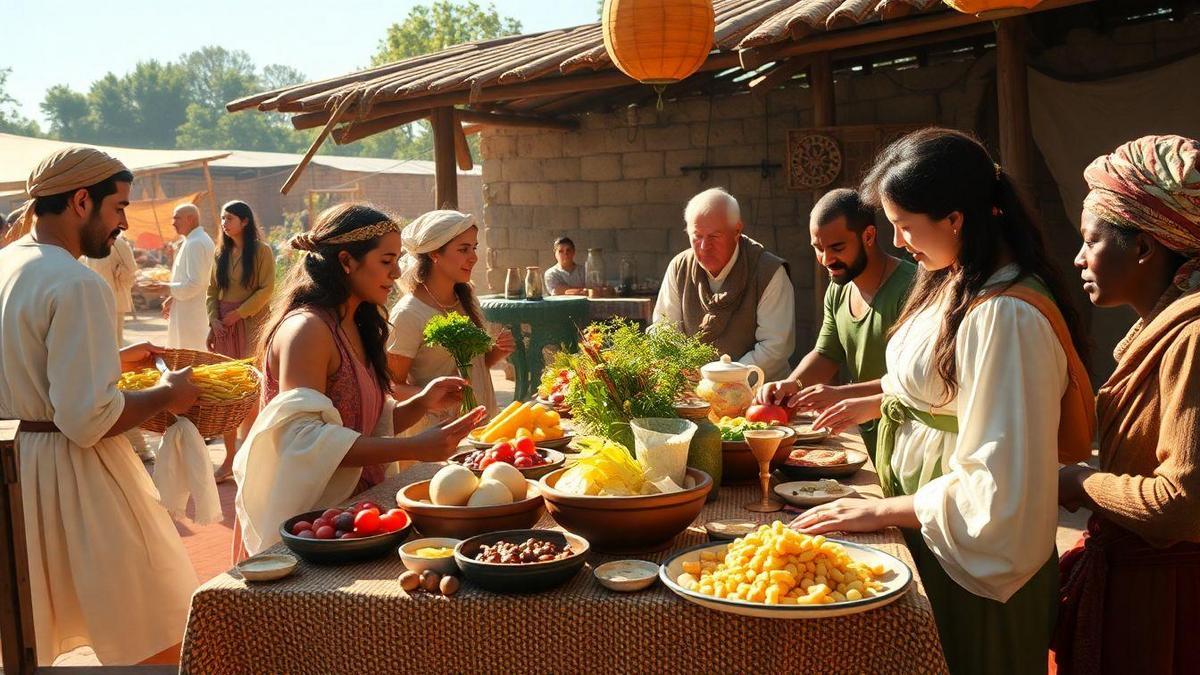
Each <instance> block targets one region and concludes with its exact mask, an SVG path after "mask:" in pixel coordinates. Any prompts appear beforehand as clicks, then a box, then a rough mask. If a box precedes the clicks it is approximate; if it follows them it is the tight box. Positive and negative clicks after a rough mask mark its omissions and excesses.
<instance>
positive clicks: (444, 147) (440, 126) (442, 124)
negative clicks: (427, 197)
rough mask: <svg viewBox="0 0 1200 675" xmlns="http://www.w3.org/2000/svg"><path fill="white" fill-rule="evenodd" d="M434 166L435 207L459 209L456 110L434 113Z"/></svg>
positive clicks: (445, 109) (442, 110)
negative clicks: (455, 148)
mask: <svg viewBox="0 0 1200 675" xmlns="http://www.w3.org/2000/svg"><path fill="white" fill-rule="evenodd" d="M431 121H432V122H433V165H434V171H435V173H436V179H435V185H436V189H435V190H434V207H435V208H439V209H456V208H458V166H457V164H458V162H457V154H456V153H455V151H454V127H455V125H457V124H458V120H457V119H456V118H455V115H454V108H449V107H446V108H436V109H435V110H434V111H433V116H432V120H431Z"/></svg>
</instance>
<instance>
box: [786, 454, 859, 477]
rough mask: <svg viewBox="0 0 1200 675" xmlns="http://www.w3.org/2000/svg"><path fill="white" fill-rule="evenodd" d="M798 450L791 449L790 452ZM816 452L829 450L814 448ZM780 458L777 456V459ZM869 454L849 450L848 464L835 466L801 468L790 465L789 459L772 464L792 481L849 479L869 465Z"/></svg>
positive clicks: (847, 455)
mask: <svg viewBox="0 0 1200 675" xmlns="http://www.w3.org/2000/svg"><path fill="white" fill-rule="evenodd" d="M796 449H797V448H789V449H788V452H789V453H790V452H791V451H792V450H796ZM812 449H815V450H828V449H829V448H821V447H818V448H812ZM778 458H779V456H778V455H776V459H778ZM867 459H868V457H867V453H865V452H862V451H861V450H847V451H846V463H845V464H834V465H833V466H799V465H796V464H788V463H787V457H786V456H785V457H784V461H782V462H780V464H779V466H778V467H776V466H775V462H774V461H772V462H771V466H772V467H773V468H778V469H779V471H780V472H782V473H783V475H785V476H787V477H788V478H791V479H792V480H817V479H818V478H848V477H850V476H853V475H854V474H856V473H858V470H859V469H861V468H863V466H864V465H865V464H866V463H867Z"/></svg>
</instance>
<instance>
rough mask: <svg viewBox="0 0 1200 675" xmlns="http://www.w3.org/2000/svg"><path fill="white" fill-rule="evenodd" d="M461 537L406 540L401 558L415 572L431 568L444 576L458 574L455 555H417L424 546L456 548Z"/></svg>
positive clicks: (401, 550) (401, 549)
mask: <svg viewBox="0 0 1200 675" xmlns="http://www.w3.org/2000/svg"><path fill="white" fill-rule="evenodd" d="M461 541H462V540H461V539H451V538H448V537H423V538H421V539H413V540H412V541H409V542H405V543H404V545H403V546H401V547H400V560H401V561H402V562H403V563H404V566H405V567H406V568H408V569H410V570H412V571H413V572H424V571H425V570H431V571H433V572H437V573H438V574H441V575H443V576H445V575H447V574H457V573H458V565H457V564H456V563H455V562H454V556H453V555H448V556H446V557H445V558H422V557H421V556H419V555H417V551H419V550H421V549H423V548H428V547H432V548H450V549H452V548H454V547H455V546H458V544H459V542H461Z"/></svg>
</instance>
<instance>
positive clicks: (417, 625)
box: [181, 437, 946, 673]
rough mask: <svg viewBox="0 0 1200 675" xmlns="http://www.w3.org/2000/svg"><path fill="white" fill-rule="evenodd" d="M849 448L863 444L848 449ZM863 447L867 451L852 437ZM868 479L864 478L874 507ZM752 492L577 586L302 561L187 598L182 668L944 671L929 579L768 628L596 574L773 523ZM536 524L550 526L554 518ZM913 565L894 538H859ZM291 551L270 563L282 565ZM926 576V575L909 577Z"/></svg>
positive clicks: (741, 491) (414, 475)
mask: <svg viewBox="0 0 1200 675" xmlns="http://www.w3.org/2000/svg"><path fill="white" fill-rule="evenodd" d="M843 440H846V441H848V443H849V444H853V443H854V441H851V440H849V439H848V437H844V439H843ZM854 440H857V439H854ZM437 469H438V465H433V464H422V465H417V466H415V467H413V468H411V469H410V470H409V471H407V472H405V473H403V474H401V475H399V476H396V477H395V478H394V479H392V480H390V481H388V482H387V483H384V484H383V485H380V486H379V487H377V488H375V489H373V490H371V491H369V492H368V493H366V495H365V498H367V499H373V500H374V501H378V502H379V503H393V500H394V494H395V492H396V490H398V489H399V488H400V487H401V486H403V485H407V484H409V483H411V482H414V481H418V480H424V479H426V478H429V477H430V476H431V475H432V474H433V473H434V472H435V471H436V470H437ZM873 481H875V475H874V472H873V471H870V470H869V468H868V470H864V471H860V472H859V473H858V474H857V475H856V476H855V478H854V479H853V480H851V481H848V482H850V483H852V484H856V485H859V486H861V487H859V488H858V489H859V492H860V493H861V494H864V496H875V495H877V494H878V491H877V484H873ZM757 497H758V490H757V488H754V487H751V486H745V487H723V488H721V493H720V498H719V499H718V500H717V501H715V502H713V503H710V504H708V505H706V506H705V509H704V511H703V512H701V514H700V516H699V517H698V518H697V519H696V522H695V523H694V524H693V526H692V527H691V528H689V529H688V530H687V531H686V532H684V533H683V534H681V535H679V536H678V537H677V538H676V539H675V541H674V542H673V543H672V546H671V549H669V550H667V551H663V552H661V553H657V554H648V555H644V556H608V555H602V554H599V553H592V554H591V556H590V558H589V563H588V565H587V566H585V567H584V569H583V570H582V571H581V572H580V573H579V574H578V575H576V577H575V578H574V579H572V580H571V581H569V582H568V583H567V584H566V585H564V586H562V587H560V588H557V589H554V590H551V591H546V592H542V593H537V594H531V595H498V594H493V593H489V592H487V591H482V590H478V589H475V588H473V587H471V586H470V585H469V584H464V585H463V587H462V589H461V590H460V591H459V592H458V594H456V595H454V596H453V597H450V598H444V597H441V596H437V595H431V594H428V593H424V592H414V593H413V594H411V595H410V594H408V593H406V592H405V591H403V590H402V589H401V588H400V584H399V582H398V581H397V577H399V575H400V573H401V572H403V571H404V566H403V564H402V563H401V562H400V559H399V556H397V555H391V556H388V557H386V558H382V559H380V560H376V561H372V562H366V563H359V564H353V565H345V566H332V567H331V566H317V565H310V564H308V563H305V562H303V561H302V562H301V563H300V566H299V567H298V568H297V570H296V573H295V574H293V575H292V576H291V577H289V578H287V579H283V580H281V581H277V582H272V583H265V584H247V582H245V581H242V580H241V579H240V578H238V577H236V576H233V575H230V574H222V575H220V576H218V577H216V578H214V579H212V580H211V581H209V582H207V583H205V584H204V585H203V586H201V587H200V589H199V590H197V591H196V594H195V595H194V596H193V597H192V606H191V612H190V614H189V616H188V625H187V634H186V636H185V638H184V643H183V660H182V665H181V668H182V671H184V672H191V673H265V672H280V673H283V672H287V673H402V672H417V673H430V672H504V673H573V672H605V673H610V672H656V673H659V672H689V673H695V672H763V673H774V672H814V673H942V672H946V664H945V660H944V658H943V656H942V650H941V643H940V642H939V640H938V634H937V628H936V625H935V624H934V619H933V613H932V610H931V609H930V606H929V600H928V598H927V597H926V595H925V591H924V589H923V588H922V587H921V585H920V580H919V578H918V579H917V580H916V582H915V583H914V584H913V585H912V587H910V589H909V590H908V592H907V593H905V594H904V596H903V597H901V598H900V599H899V600H897V601H896V602H894V603H892V604H890V605H887V606H886V607H881V608H878V609H874V610H871V611H868V612H864V613H861V614H855V615H851V616H845V617H838V618H830V619H808V620H790V621H789V620H772V619H756V618H748V617H741V616H735V615H732V614H725V613H721V612H717V611H713V610H710V609H705V608H703V607H699V606H697V605H694V604H691V603H689V602H686V601H684V600H683V599H682V598H679V597H677V596H675V595H674V594H673V593H671V592H670V591H669V590H667V589H666V588H665V587H663V585H662V584H661V583H656V584H655V585H654V586H652V587H651V588H650V589H648V590H646V591H642V592H639V593H631V594H624V593H614V592H612V591H609V590H607V589H605V588H603V587H601V586H600V585H599V584H598V583H597V582H596V581H595V579H594V577H593V575H592V568H593V567H594V566H596V565H599V564H601V563H603V562H607V561H609V560H615V559H618V558H620V557H640V558H644V559H647V560H654V561H656V562H660V561H662V560H663V559H664V558H666V557H667V556H669V555H670V554H671V553H672V552H673V551H676V550H679V549H682V548H686V547H689V546H693V545H695V544H699V543H702V542H704V541H705V540H706V537H705V534H704V529H703V524H704V523H705V522H708V521H711V520H718V519H723V518H750V519H757V520H760V521H762V522H770V521H772V520H776V519H780V518H782V519H790V518H792V517H793V516H792V514H789V513H776V514H753V513H750V512H748V511H746V510H745V509H744V508H742V507H743V505H744V504H746V503H749V502H750V501H752V500H754V499H756V498H757ZM538 527H554V523H553V521H552V520H550V518H549V516H544V517H543V519H542V521H541V522H540V523H539V524H538ZM844 538H845V539H848V540H851V541H856V542H860V543H864V544H870V545H872V546H876V547H878V548H879V549H881V550H883V551H886V552H887V553H890V554H892V555H894V556H896V557H897V558H899V559H900V560H902V561H904V563H905V564H907V565H908V566H909V567H910V568H911V567H913V560H912V556H911V555H909V552H908V549H907V547H906V546H905V545H904V540H903V538H902V537H901V534H900V532H899V530H896V529H889V530H885V531H883V532H878V533H872V534H862V535H850V536H845V537H844ZM283 551H285V549H283V547H282V545H280V546H276V547H275V548H274V549H272V551H271V552H283ZM914 572H915V569H914Z"/></svg>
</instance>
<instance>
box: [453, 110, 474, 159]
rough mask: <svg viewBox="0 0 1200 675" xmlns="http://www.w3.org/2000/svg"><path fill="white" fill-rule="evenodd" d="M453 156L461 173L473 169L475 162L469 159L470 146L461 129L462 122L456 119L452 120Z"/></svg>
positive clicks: (464, 132)
mask: <svg viewBox="0 0 1200 675" xmlns="http://www.w3.org/2000/svg"><path fill="white" fill-rule="evenodd" d="M453 129H454V156H455V157H456V158H457V159H458V168H460V169H462V170H463V171H470V170H471V169H472V168H474V167H475V161H474V160H473V159H471V146H470V144H468V143H467V134H466V131H465V130H464V129H463V125H462V122H459V121H458V119H457V118H456V119H455V120H454V127H453Z"/></svg>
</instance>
